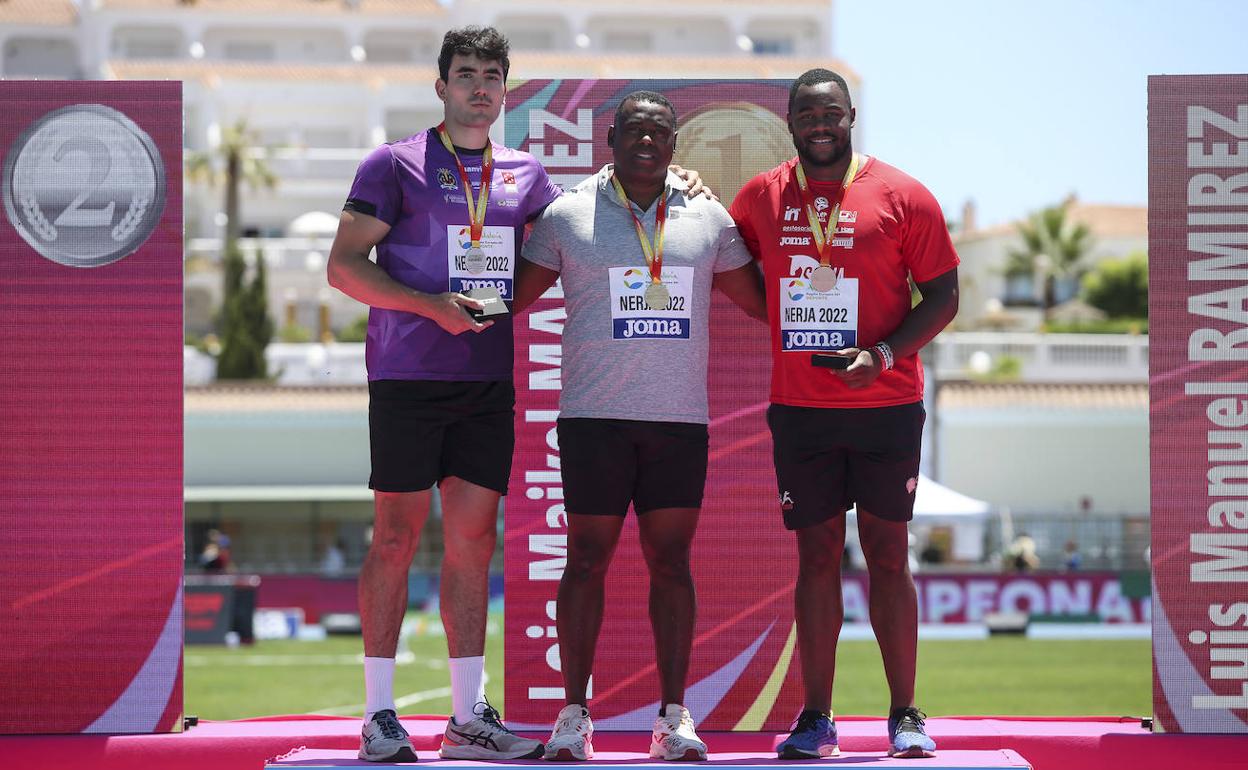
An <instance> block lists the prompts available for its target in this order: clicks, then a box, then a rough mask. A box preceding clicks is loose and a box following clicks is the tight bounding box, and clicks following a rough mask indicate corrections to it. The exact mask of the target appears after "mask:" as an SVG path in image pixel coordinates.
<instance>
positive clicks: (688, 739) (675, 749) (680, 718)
mask: <svg viewBox="0 0 1248 770" xmlns="http://www.w3.org/2000/svg"><path fill="white" fill-rule="evenodd" d="M650 758H651V759H662V760H664V761H665V762H702V761H704V760H705V759H706V744H705V743H703V742H702V739H701V738H699V737H698V734H697V733H696V732H694V730H693V717H691V716H689V709H687V708H685V707H684V706H682V705H680V704H679V703H669V704H667V706H665V707H664V709H663V716H661V717H659V718H658V719H656V720H654V732H653V733H652V734H651V735H650Z"/></svg>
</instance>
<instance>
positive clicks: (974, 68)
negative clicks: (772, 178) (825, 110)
mask: <svg viewBox="0 0 1248 770" xmlns="http://www.w3.org/2000/svg"><path fill="white" fill-rule="evenodd" d="M833 22H834V24H833V52H834V53H835V54H836V56H837V57H838V58H839V59H840V60H841V61H843V62H845V63H846V64H848V65H849V67H850V68H852V69H853V70H855V71H856V72H857V73H858V75H859V77H861V78H862V87H861V93H860V94H857V95H856V98H855V107H857V108H858V120H859V129H860V133H859V135H858V148H859V149H861V150H863V151H865V152H868V153H870V154H872V155H876V156H878V157H880V158H881V159H883V160H885V161H887V162H889V163H892V164H893V165H895V166H897V167H899V168H901V169H902V170H903V171H906V172H907V173H909V174H911V175H912V176H914V177H916V178H918V179H919V180H920V181H921V182H923V183H924V184H925V185H927V187H928V188H929V189H931V190H932V192H933V193H935V194H936V197H937V198H938V199H939V200H940V202H941V205H942V206H943V207H944V209H945V213H946V216H947V217H949V218H950V219H958V218H960V217H961V212H962V204H963V202H964V201H966V200H967V199H968V198H971V199H973V200H974V201H975V204H976V207H977V218H978V222H979V224H980V225H981V226H982V225H989V224H996V223H1000V222H1008V221H1011V220H1014V219H1017V218H1020V217H1022V216H1024V215H1026V214H1027V213H1028V212H1029V211H1032V210H1035V209H1038V208H1041V207H1043V206H1046V205H1049V204H1052V203H1056V202H1058V201H1060V200H1061V199H1063V198H1064V197H1065V196H1066V195H1068V194H1070V193H1072V192H1073V193H1075V194H1077V195H1078V197H1079V198H1080V200H1083V201H1087V202H1091V203H1122V204H1138V205H1144V204H1146V203H1147V202H1148V190H1147V168H1146V164H1147V159H1148V144H1147V124H1146V120H1147V112H1148V110H1147V78H1148V76H1149V75H1158V74H1173V75H1177V74H1191V73H1248V36H1246V35H1248V2H1239V0H1223V1H1222V2H1215V1H1214V0H1188V1H1186V2H1177V1H1174V0H1172V1H1171V2H1161V1H1160V0H1139V1H1138V2H1130V1H1129V0H1103V1H1100V2H1098V1H1094V0H1087V1H1086V2H1075V1H1074V0H1049V1H1047V2H1019V1H1016V0H1000V1H999V2H988V0H941V1H940V2H923V1H922V0H911V1H909V2H905V1H902V0H839V1H838V2H837V3H836V5H835V16H834V19H833Z"/></svg>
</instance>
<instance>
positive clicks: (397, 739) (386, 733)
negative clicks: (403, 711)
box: [359, 709, 416, 762]
mask: <svg viewBox="0 0 1248 770" xmlns="http://www.w3.org/2000/svg"><path fill="white" fill-rule="evenodd" d="M359 757H360V759H363V760H365V761H367V762H415V761H416V749H414V748H413V747H412V741H411V739H409V738H408V737H407V730H404V729H403V725H401V724H399V718H398V716H397V715H395V713H394V712H393V711H391V710H390V709H383V710H382V711H378V712H377V713H376V714H373V718H372V719H371V720H370V721H368V722H366V723H365V724H364V729H363V730H361V731H360V753H359Z"/></svg>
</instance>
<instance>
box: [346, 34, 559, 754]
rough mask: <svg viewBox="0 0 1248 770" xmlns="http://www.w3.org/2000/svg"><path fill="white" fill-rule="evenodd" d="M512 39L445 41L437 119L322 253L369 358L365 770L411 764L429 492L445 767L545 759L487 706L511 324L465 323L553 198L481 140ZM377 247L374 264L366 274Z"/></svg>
mask: <svg viewBox="0 0 1248 770" xmlns="http://www.w3.org/2000/svg"><path fill="white" fill-rule="evenodd" d="M507 54H508V47H507V41H506V39H505V38H504V37H503V36H502V35H500V34H499V33H498V31H497V30H494V29H493V28H484V29H482V28H477V27H467V28H464V29H459V30H451V31H450V32H448V33H447V34H446V37H445V38H444V39H443V42H442V51H441V54H440V55H439V57H438V67H439V79H438V81H437V83H436V84H435V88H436V89H437V93H438V97H439V98H440V99H441V100H442V102H443V104H444V105H445V113H444V114H445V120H444V122H443V123H442V124H441V125H440V126H438V127H436V128H431V129H429V130H427V131H424V132H422V133H419V134H416V135H415V136H411V137H408V138H407V139H403V140H401V141H398V142H393V143H391V144H387V145H382V146H381V147H379V148H377V149H376V150H375V151H373V152H372V153H371V154H370V155H369V156H368V157H367V158H365V159H364V161H363V162H362V163H361V164H360V167H359V170H358V171H357V172H356V178H355V182H354V184H353V185H352V187H351V193H350V196H349V197H348V199H347V203H346V205H345V207H344V211H343V213H342V218H341V221H340V223H339V226H338V234H337V237H336V238H335V239H334V245H333V248H332V249H331V250H330V255H329V266H328V272H329V282H330V284H331V285H332V286H334V287H335V288H337V289H339V290H341V291H342V292H344V293H345V294H347V295H349V296H351V297H354V298H355V299H358V300H360V301H361V302H364V303H365V304H367V305H369V306H371V310H370V312H369V319H368V341H367V344H366V348H365V349H366V351H367V352H366V357H367V362H368V379H369V431H370V437H371V448H372V476H371V478H370V479H369V486H370V487H372V489H373V490H374V497H375V510H374V525H373V542H372V545H371V546H370V548H369V551H368V556H367V558H366V559H365V560H364V567H363V569H362V571H361V572H360V597H359V600H360V620H361V625H362V627H363V634H364V655H365V658H364V678H365V692H366V706H365V715H364V720H365V721H364V727H363V730H362V735H361V739H360V743H361V745H360V753H359V756H360V758H361V759H365V760H371V761H378V762H393V761H415V760H416V755H415V752H414V751H413V749H412V744H411V742H410V740H409V739H408V737H407V732H406V731H405V730H404V729H403V727H402V725H401V724H400V723H399V721H398V719H397V717H396V713H395V711H396V709H395V703H394V685H393V680H394V655H395V649H396V646H397V643H398V635H399V628H400V626H401V624H402V621H403V612H404V610H405V609H406V607H407V573H408V569H409V568H410V566H411V563H412V557H413V556H414V555H415V553H416V546H417V540H418V537H419V535H420V530H421V528H422V527H423V526H424V523H425V520H426V518H427V517H428V515H429V507H430V500H431V494H432V487H433V485H434V484H437V485H438V488H439V492H440V495H441V501H442V526H443V533H444V536H445V541H446V546H445V548H446V553H445V555H444V559H443V562H442V580H441V607H442V622H443V625H444V626H445V628H446V641H447V647H448V650H449V653H450V670H451V690H452V704H453V708H454V714H453V716H452V718H451V720H450V721H449V722H448V724H447V728H446V732H445V734H444V736H443V741H442V747H441V755H442V756H443V757H446V758H455V759H519V758H532V757H540V756H542V750H543V747H542V744H541V743H540V742H538V741H535V740H531V739H527V738H521V737H519V736H517V735H514V734H513V733H511V731H509V730H508V729H507V728H506V727H504V726H503V724H502V722H501V721H500V719H499V714H498V712H497V711H495V710H494V709H493V708H492V707H490V705H489V704H488V703H487V702H486V700H485V687H484V671H485V662H484V657H483V653H484V650H485V625H486V623H485V621H486V605H487V601H488V598H489V594H488V576H489V573H488V570H489V562H490V556H491V555H492V554H493V552H494V545H495V526H496V520H497V516H498V501H499V496H500V495H503V494H506V492H507V481H508V477H509V476H510V473H511V454H512V449H513V445H514V441H515V436H514V425H513V415H514V405H515V389H514V388H513V386H512V381H511V380H512V329H511V326H512V323H511V316H510V315H504V316H502V317H500V318H499V319H498V320H493V321H491V320H485V321H478V320H474V318H473V317H472V316H470V315H469V313H468V312H466V308H473V309H478V310H479V309H481V307H482V303H481V302H478V301H476V300H473V299H470V298H469V297H467V296H466V294H465V293H466V292H468V291H470V290H472V289H475V288H481V287H489V288H493V289H495V290H497V291H498V293H499V294H500V295H501V296H502V298H503V299H505V300H510V299H511V297H512V276H513V270H514V267H515V262H516V258H517V255H518V254H519V253H520V243H521V240H522V238H523V235H524V227H525V224H526V223H527V222H529V221H530V220H532V219H534V218H535V217H537V215H538V214H540V213H541V212H542V210H543V209H544V208H545V207H546V205H547V204H548V203H550V202H551V201H552V200H554V199H555V198H556V197H557V196H558V195H559V192H560V191H559V188H558V187H556V186H555V185H554V184H552V183H551V181H550V180H549V178H548V177H547V176H546V172H545V170H544V169H543V168H542V166H541V164H539V163H538V162H537V160H536V159H534V158H533V156H531V155H529V154H528V153H524V152H519V151H516V150H511V149H508V148H506V147H503V146H500V145H494V144H492V143H491V142H490V138H489V130H490V125H491V124H492V123H493V122H494V121H495V119H497V118H498V115H499V112H500V110H501V109H502V106H503V97H504V95H505V94H506V90H507V88H506V78H507V70H508V57H507ZM374 247H376V249H377V262H376V263H375V264H374V263H373V262H371V261H369V258H368V256H369V252H370V251H371V250H372V249H373V248H374Z"/></svg>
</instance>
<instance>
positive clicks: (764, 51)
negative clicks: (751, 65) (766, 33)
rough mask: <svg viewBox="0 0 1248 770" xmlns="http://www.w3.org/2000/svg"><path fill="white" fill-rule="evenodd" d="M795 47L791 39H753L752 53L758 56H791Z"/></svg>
mask: <svg viewBox="0 0 1248 770" xmlns="http://www.w3.org/2000/svg"><path fill="white" fill-rule="evenodd" d="M795 50H796V47H795V46H794V45H793V38H791V37H763V38H755V39H754V53H756V54H758V55H759V56H792V55H793V52H794V51H795Z"/></svg>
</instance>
